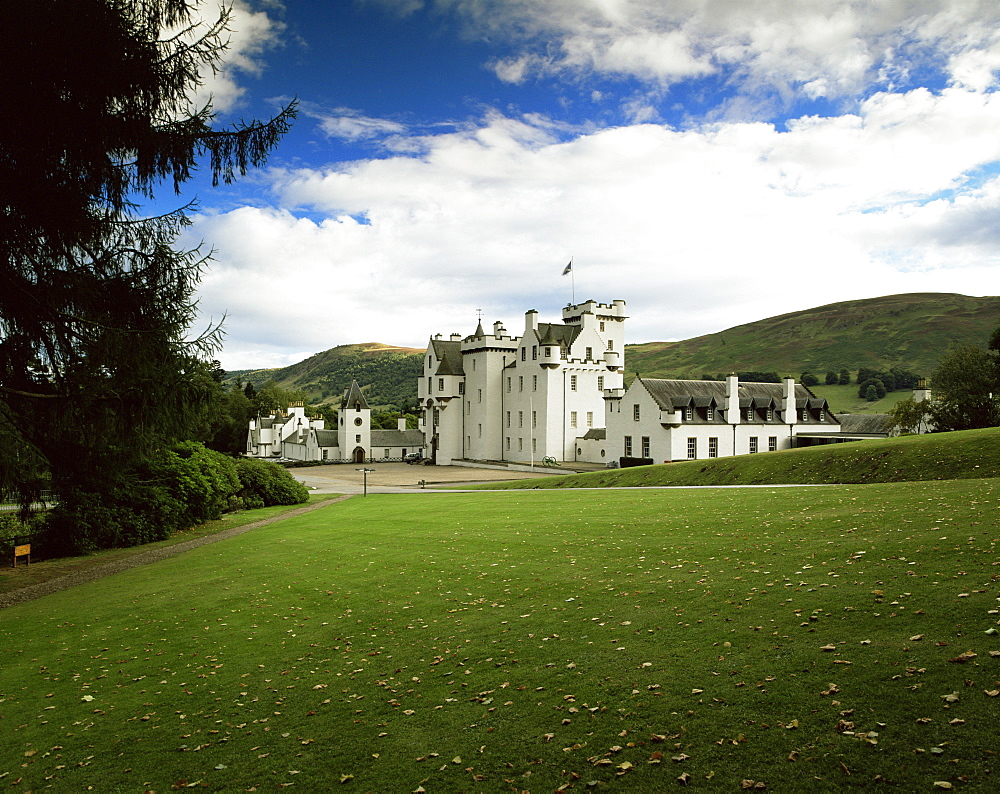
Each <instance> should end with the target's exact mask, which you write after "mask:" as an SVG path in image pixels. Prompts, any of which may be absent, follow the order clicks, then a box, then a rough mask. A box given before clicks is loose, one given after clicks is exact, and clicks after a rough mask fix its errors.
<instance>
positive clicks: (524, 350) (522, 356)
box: [521, 347, 528, 361]
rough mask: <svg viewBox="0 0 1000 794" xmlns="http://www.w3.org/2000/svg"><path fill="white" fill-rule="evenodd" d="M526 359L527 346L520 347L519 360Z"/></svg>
mask: <svg viewBox="0 0 1000 794" xmlns="http://www.w3.org/2000/svg"><path fill="white" fill-rule="evenodd" d="M527 360H528V348H526V347H522V348H521V361H527Z"/></svg>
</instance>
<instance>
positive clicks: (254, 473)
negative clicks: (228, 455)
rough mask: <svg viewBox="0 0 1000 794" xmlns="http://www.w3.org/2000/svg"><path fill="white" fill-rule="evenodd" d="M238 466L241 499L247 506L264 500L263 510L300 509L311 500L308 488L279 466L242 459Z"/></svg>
mask: <svg viewBox="0 0 1000 794" xmlns="http://www.w3.org/2000/svg"><path fill="white" fill-rule="evenodd" d="M235 463H236V471H237V474H238V476H239V480H240V492H239V496H240V498H241V499H243V501H244V503H245V504H249V502H250V501H251V500H252V501H254V502H256V500H260V501H261V502H263V504H262V505H260V506H262V507H271V506H272V505H297V504H301V503H302V502H305V501H306V500H307V499H308V498H309V491H308V490H307V489H306V487H305V486H304V485H303V484H302V483H300V482H299V481H298V480H296V479H295V478H294V477H292V475H291V473H290V472H289V471H287V470H286V469H284V468H282V467H281V466H279V465H278V464H276V463H271V462H270V461H267V460H255V459H253V458H240V459H239V460H237V461H236V462H235Z"/></svg>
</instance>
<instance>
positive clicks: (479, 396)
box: [476, 389, 483, 402]
mask: <svg viewBox="0 0 1000 794" xmlns="http://www.w3.org/2000/svg"><path fill="white" fill-rule="evenodd" d="M476 392H477V394H476V401H477V402H482V401H483V390H482V389H476Z"/></svg>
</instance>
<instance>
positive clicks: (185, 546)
mask: <svg viewBox="0 0 1000 794" xmlns="http://www.w3.org/2000/svg"><path fill="white" fill-rule="evenodd" d="M350 498H351V497H350V495H348V496H341V497H340V498H339V499H328V500H326V501H324V502H318V503H316V504H311V505H306V506H304V507H299V508H297V509H295V510H291V511H289V512H287V513H282V514H281V515H280V516H275V517H274V518H265V519H262V520H261V521H255V522H253V523H252V524H245V525H244V526H241V527H234V528H233V529H226V530H223V531H222V532H217V533H215V534H214V535H206V536H205V537H202V538H195V539H194V540H188V541H185V542H184V543H177V544H175V545H173V546H164V547H162V548H159V549H151V550H150V551H144V552H142V553H140V554H133V555H131V556H129V557H126V558H124V559H121V560H115V561H114V562H109V563H105V564H103V565H93V566H88V567H86V568H83V569H81V570H79V571H76V572H74V573H71V574H67V575H66V576H61V577H59V578H58V579H51V580H50V581H48V582H42V583H41V584H35V585H30V586H29V587H22V588H21V589H20V590H13V591H11V592H9V593H0V609H6V608H7V607H10V606H14V605H15V604H22V603H24V602H25V601H31V600H33V599H35V598H41V597H42V596H44V595H48V594H49V593H57V592H59V591H60V590H67V589H69V588H70V587H74V586H75V585H78V584H83V583H84V582H93V581H94V580H95V579H103V578H104V577H105V576H111V575H112V574H116V573H119V572H121V571H127V570H130V569H132V568H138V567H139V566H140V565H149V564H150V563H153V562H158V561H160V560H165V559H167V558H168V557H176V556H177V555H178V554H183V553H184V552H186V551H190V550H191V549H195V548H198V546H206V545H208V544H209V543H217V542H218V541H220V540H227V539H228V538H232V537H235V536H236V535H242V534H243V533H244V532H250V531H251V530H254V529H260V528H261V527H264V526H267V525H268V524H273V523H275V522H277V521H284V520H285V519H286V518H292V517H293V516H300V515H302V514H303V513H308V512H310V511H312V510H318V509H319V508H321V507H327V506H329V505H332V504H336V503H337V502H342V501H344V500H345V499H350Z"/></svg>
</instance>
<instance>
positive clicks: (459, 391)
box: [458, 383, 465, 394]
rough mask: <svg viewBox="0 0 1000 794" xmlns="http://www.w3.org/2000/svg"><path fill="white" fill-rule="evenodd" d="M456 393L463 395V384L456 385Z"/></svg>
mask: <svg viewBox="0 0 1000 794" xmlns="http://www.w3.org/2000/svg"><path fill="white" fill-rule="evenodd" d="M458 393H459V394H465V384H464V383H459V384H458Z"/></svg>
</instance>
